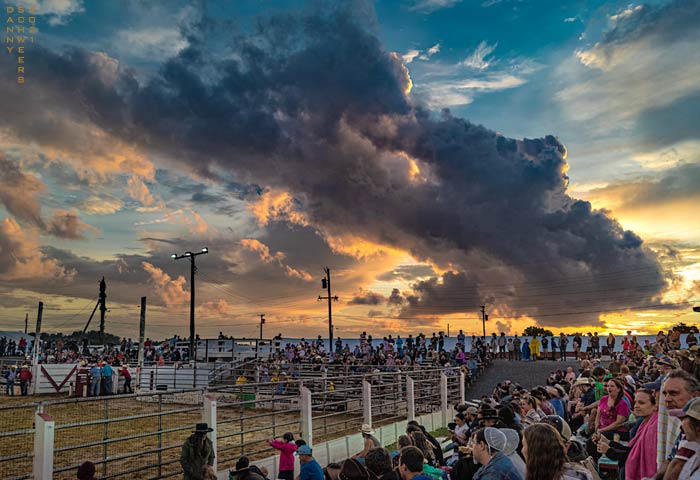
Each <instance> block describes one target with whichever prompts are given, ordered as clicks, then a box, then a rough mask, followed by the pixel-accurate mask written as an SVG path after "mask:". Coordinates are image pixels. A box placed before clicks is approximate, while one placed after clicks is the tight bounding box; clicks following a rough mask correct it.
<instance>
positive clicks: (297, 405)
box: [0, 367, 461, 480]
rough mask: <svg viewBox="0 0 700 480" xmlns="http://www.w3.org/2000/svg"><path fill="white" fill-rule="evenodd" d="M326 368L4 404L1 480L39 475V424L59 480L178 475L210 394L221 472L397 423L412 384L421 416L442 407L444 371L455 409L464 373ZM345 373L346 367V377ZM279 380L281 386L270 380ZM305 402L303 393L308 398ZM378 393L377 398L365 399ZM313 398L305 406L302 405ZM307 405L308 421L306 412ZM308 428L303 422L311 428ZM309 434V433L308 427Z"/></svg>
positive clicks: (404, 412) (406, 413)
mask: <svg viewBox="0 0 700 480" xmlns="http://www.w3.org/2000/svg"><path fill="white" fill-rule="evenodd" d="M373 370H374V371H373V372H372V373H365V372H364V371H351V370H348V374H346V375H337V376H330V375H328V372H329V371H333V372H337V371H338V370H337V369H336V370H321V371H316V372H317V373H318V374H317V375H307V376H304V377H302V378H292V377H285V376H281V375H278V374H274V376H272V378H265V380H266V381H262V382H247V383H245V384H240V385H236V384H227V385H221V386H217V387H212V388H209V389H201V388H200V389H188V390H179V391H151V392H148V393H139V394H130V395H119V396H108V397H90V398H71V399H66V400H55V401H44V402H34V403H26V404H21V405H14V406H5V407H0V479H3V480H5V479H10V478H12V479H24V478H31V477H32V460H33V451H34V434H35V430H34V418H35V415H36V413H39V412H41V413H45V414H48V415H50V416H51V417H53V420H54V422H55V423H54V463H53V471H54V475H53V478H54V479H69V478H74V477H75V472H76V470H77V468H78V466H79V465H80V464H82V463H83V462H84V461H86V460H90V461H92V462H93V463H95V464H96V465H97V475H96V477H97V478H100V479H112V478H118V479H126V478H129V479H144V480H146V479H147V480H155V479H160V478H168V477H173V476H177V475H181V472H182V470H181V468H180V465H179V459H180V449H181V447H182V444H183V443H184V441H185V440H186V439H187V437H188V436H189V435H190V434H191V432H192V430H193V427H194V425H195V424H196V423H198V422H201V421H203V420H202V419H203V417H205V412H204V409H205V407H204V404H205V396H210V397H213V399H215V400H216V414H215V416H213V417H212V421H214V419H215V421H216V439H217V451H216V457H217V462H218V467H219V469H226V468H230V467H233V466H234V465H235V462H236V461H237V460H238V458H239V457H240V456H241V455H246V456H248V457H250V458H251V459H253V460H256V459H261V458H265V457H269V456H270V455H274V454H275V451H274V450H273V449H272V448H271V447H270V446H269V445H268V444H267V442H266V440H267V439H268V438H272V437H279V436H281V435H282V434H283V433H285V432H292V433H293V434H294V435H295V437H299V436H300V435H301V434H302V432H305V433H307V434H310V435H311V437H312V441H313V442H314V443H318V442H323V441H326V440H331V439H333V438H338V437H342V436H345V435H347V434H349V433H356V432H357V431H359V428H360V426H361V424H362V423H365V422H366V421H368V420H371V423H372V424H373V426H381V425H384V424H389V423H394V422H399V421H401V420H405V419H407V418H409V417H411V416H412V415H413V412H411V413H410V414H409V410H408V408H409V404H408V378H409V377H410V378H411V379H412V380H413V382H414V388H415V390H414V395H413V398H414V402H415V414H416V415H420V414H422V413H431V412H436V411H439V410H440V409H441V408H444V404H443V403H442V402H443V400H444V398H443V397H442V391H441V390H442V388H441V385H444V384H441V382H444V380H441V379H442V378H443V377H442V374H443V373H444V374H445V375H446V376H447V396H448V398H449V399H451V400H450V403H457V401H458V399H459V398H460V393H461V391H460V388H461V387H460V381H461V377H460V375H459V370H458V369H457V368H448V369H444V368H443V369H440V368H426V367H418V368H415V369H412V370H410V371H403V372H399V371H377V369H373ZM343 371H344V370H343ZM268 380H274V381H268ZM307 389H308V393H304V395H302V392H307ZM370 391H371V395H370V396H371V401H370V402H369V404H368V405H366V404H365V399H364V397H363V392H364V395H365V396H367V394H369V393H370ZM305 398H306V399H308V400H305ZM304 405H306V406H307V407H308V408H310V412H311V415H310V416H306V417H305V416H304V415H303V412H302V407H303V406H304ZM309 418H310V423H305V422H309ZM305 429H306V430H305Z"/></svg>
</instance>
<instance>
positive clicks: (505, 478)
mask: <svg viewBox="0 0 700 480" xmlns="http://www.w3.org/2000/svg"><path fill="white" fill-rule="evenodd" d="M473 480H523V477H522V475H520V472H518V470H517V469H516V468H515V467H514V466H513V462H511V461H510V459H509V458H508V457H506V456H504V455H503V453H501V452H498V453H497V454H496V455H494V456H493V458H491V461H490V462H489V463H487V464H486V465H484V466H483V467H481V468H480V469H479V470H477V471H476V473H475V474H474V477H473Z"/></svg>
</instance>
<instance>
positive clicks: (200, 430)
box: [194, 423, 214, 433]
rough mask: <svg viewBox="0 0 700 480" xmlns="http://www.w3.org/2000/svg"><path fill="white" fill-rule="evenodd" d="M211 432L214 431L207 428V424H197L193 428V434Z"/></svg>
mask: <svg viewBox="0 0 700 480" xmlns="http://www.w3.org/2000/svg"><path fill="white" fill-rule="evenodd" d="M213 431H214V429H213V428H209V424H207V423H198V424H197V425H196V426H195V428H194V433H209V432H213Z"/></svg>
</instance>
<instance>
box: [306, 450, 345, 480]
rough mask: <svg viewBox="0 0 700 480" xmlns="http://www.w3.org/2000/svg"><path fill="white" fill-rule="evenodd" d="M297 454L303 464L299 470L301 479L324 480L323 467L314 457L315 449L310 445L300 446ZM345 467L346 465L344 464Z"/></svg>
mask: <svg viewBox="0 0 700 480" xmlns="http://www.w3.org/2000/svg"><path fill="white" fill-rule="evenodd" d="M296 455H297V456H298V457H299V464H300V465H301V468H300V471H299V480H323V469H322V468H321V465H319V464H318V462H317V461H316V459H315V458H314V457H313V450H312V449H311V447H310V446H308V445H302V446H300V447H299V448H297V451H296ZM351 460H352V459H349V460H346V461H345V463H347V462H349V461H351ZM343 467H345V465H344V464H343ZM341 475H342V470H341ZM341 478H342V476H341Z"/></svg>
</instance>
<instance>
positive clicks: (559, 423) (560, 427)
mask: <svg viewBox="0 0 700 480" xmlns="http://www.w3.org/2000/svg"><path fill="white" fill-rule="evenodd" d="M540 422H541V423H548V424H549V425H551V426H553V427H554V428H555V429H556V430H557V432H559V435H561V438H563V439H564V441H565V442H570V441H571V427H570V426H569V424H568V423H566V421H565V420H564V419H563V418H561V417H560V416H559V415H546V416H545V417H544V418H543V419H542V420H540Z"/></svg>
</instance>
